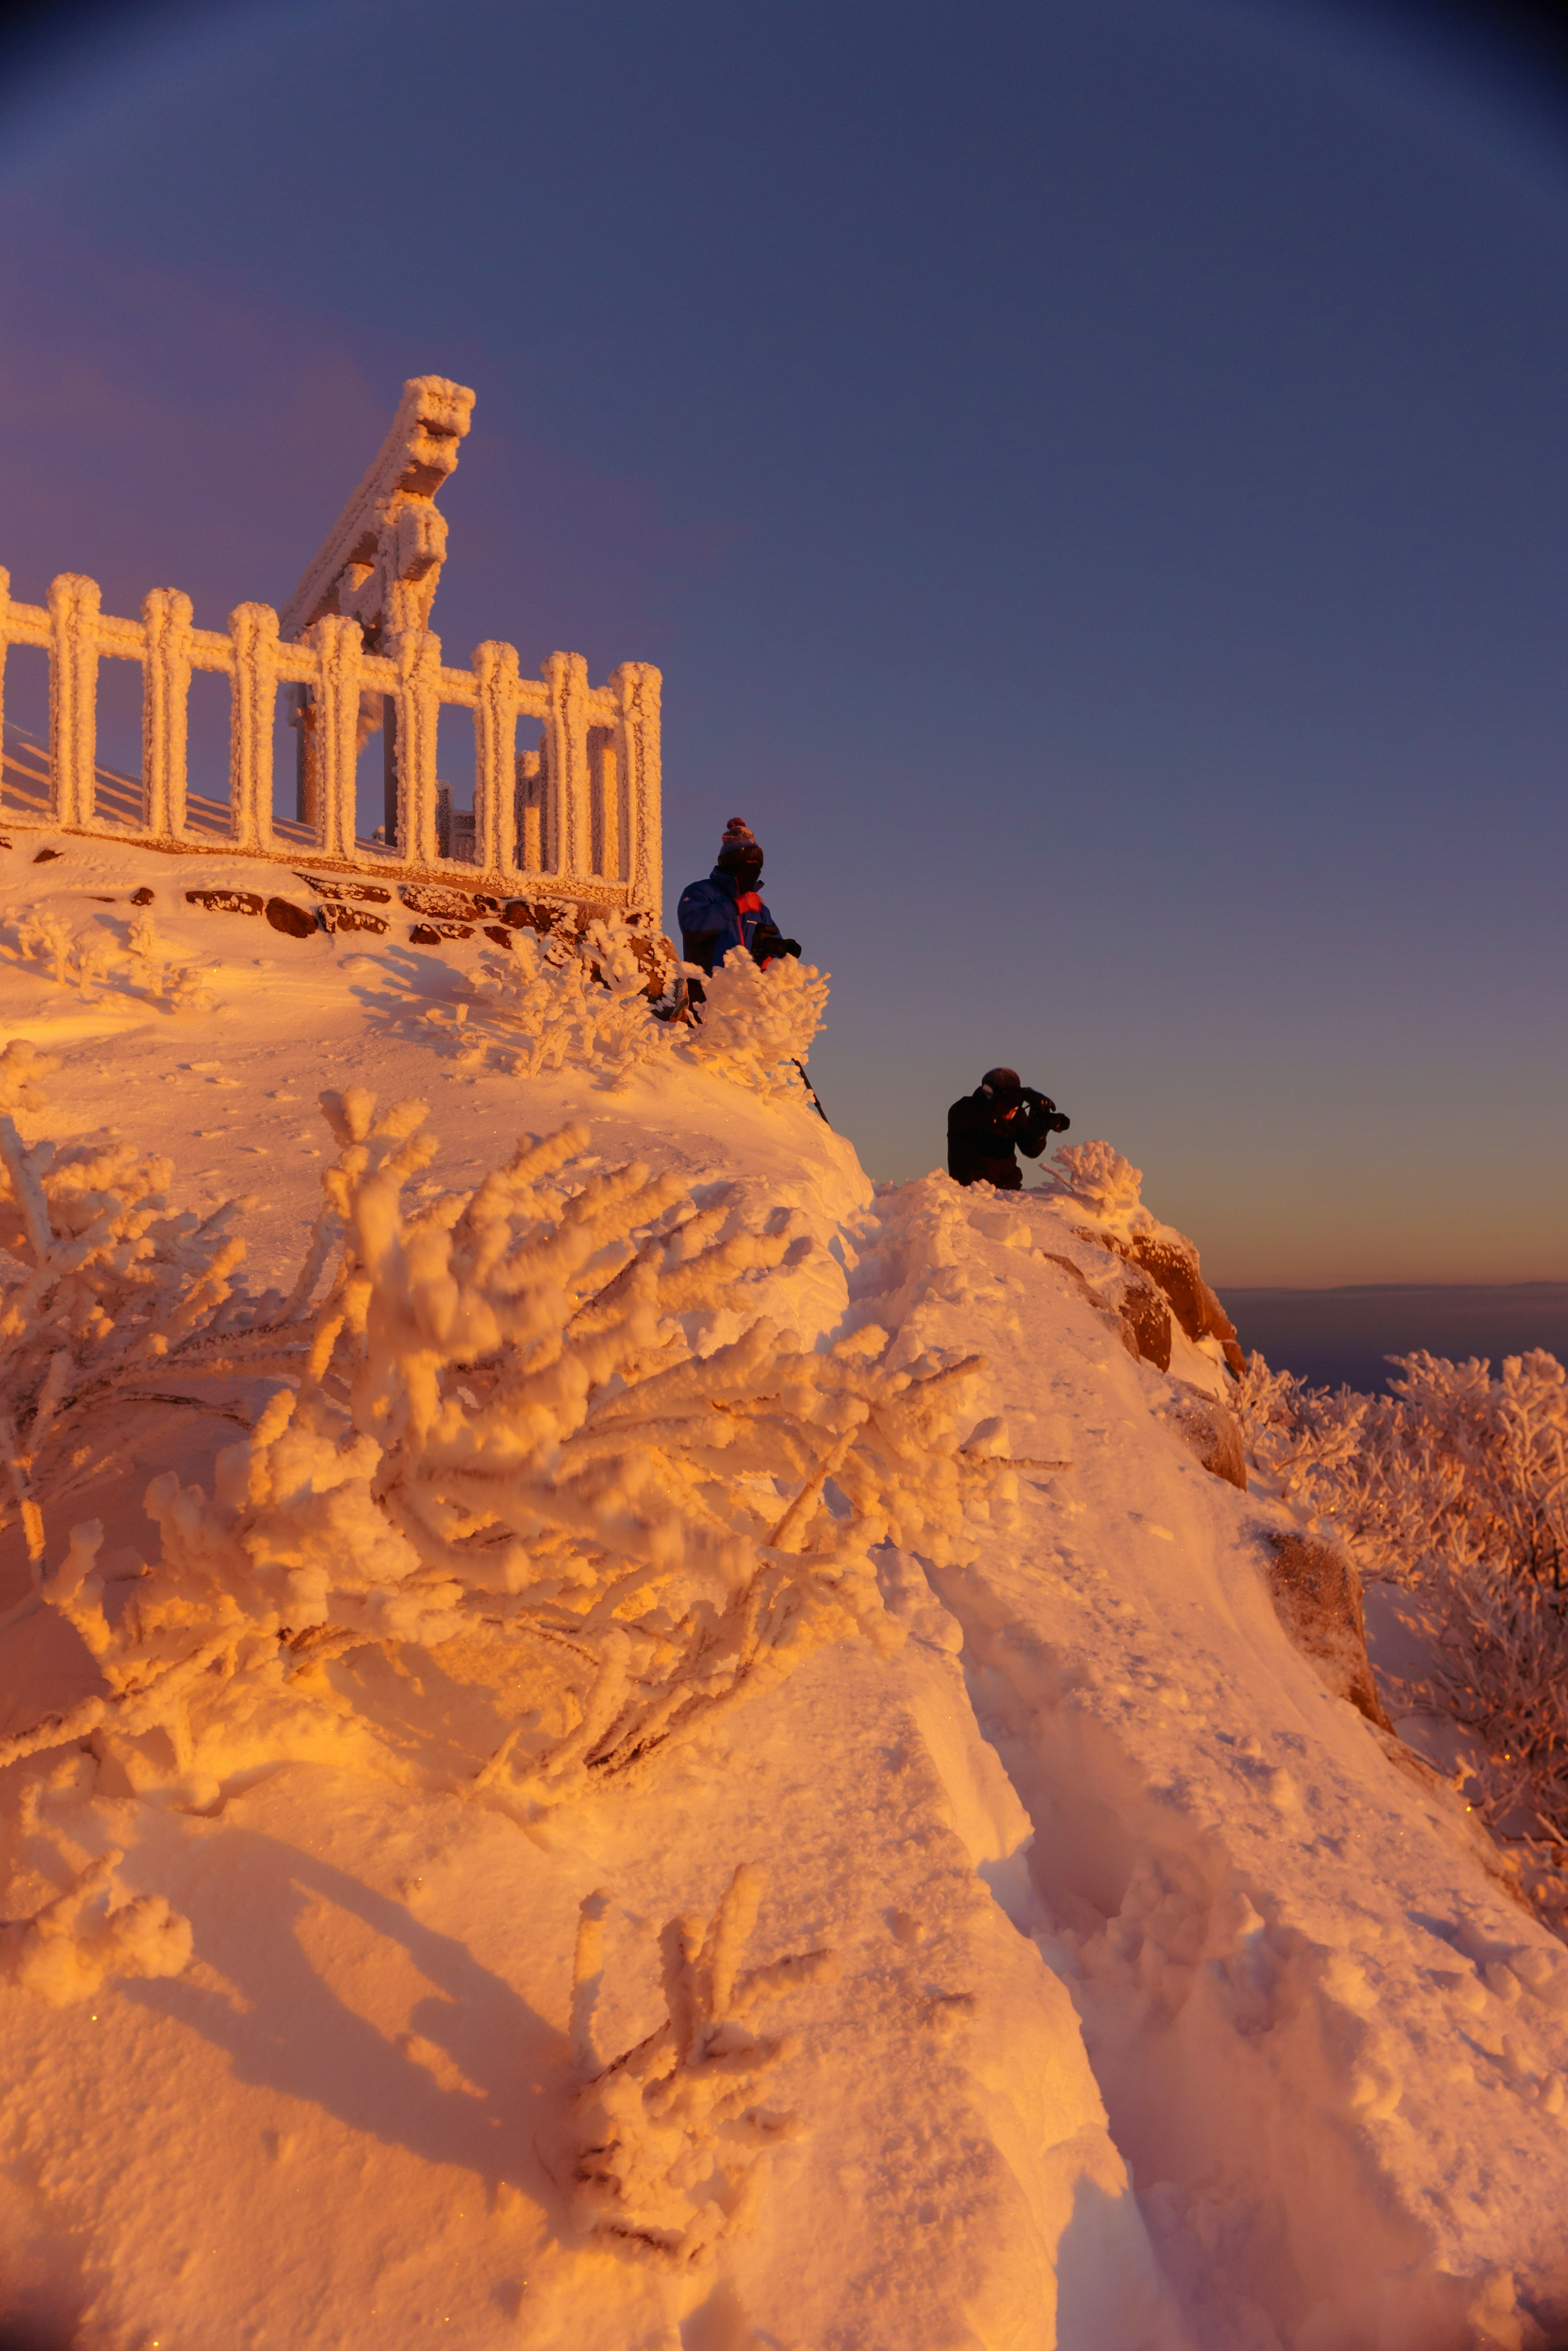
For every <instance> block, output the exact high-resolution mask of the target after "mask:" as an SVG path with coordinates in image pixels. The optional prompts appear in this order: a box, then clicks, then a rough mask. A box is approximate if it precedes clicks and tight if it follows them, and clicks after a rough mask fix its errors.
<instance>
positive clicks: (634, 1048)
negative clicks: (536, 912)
mask: <svg viewBox="0 0 1568 2351" xmlns="http://www.w3.org/2000/svg"><path fill="white" fill-rule="evenodd" d="M639 948H640V949H641V950H642V955H641V956H639ZM647 952H648V939H647V935H646V934H645V933H642V932H639V931H634V930H633V929H632V928H631V926H630V925H628V924H627V923H625V922H623V921H622V920H621V919H620V918H619V917H618V916H612V917H607V918H606V919H605V920H603V921H598V922H594V923H590V924H589V925H588V927H587V930H586V931H585V933H584V934H583V935H582V937H581V939H580V940H577V939H576V938H574V936H573V935H572V933H571V932H570V930H569V929H566V928H565V927H562V928H558V929H556V930H555V931H552V932H550V933H549V934H548V935H545V936H541V935H539V933H538V932H536V931H532V930H518V931H515V932H514V933H513V936H512V946H511V949H510V951H509V952H508V953H506V954H504V955H492V956H485V958H484V962H483V979H482V981H481V982H480V985H479V987H478V988H477V990H476V994H477V998H478V1004H479V1008H480V1010H481V1011H482V1013H483V1014H484V1015H486V1016H488V1017H489V1018H491V1019H493V1020H495V1021H497V1022H499V1023H500V1024H501V1025H502V1026H503V1027H504V1028H505V1029H514V1030H520V1031H521V1032H522V1034H523V1037H524V1043H523V1044H522V1045H521V1046H520V1047H519V1049H518V1050H517V1054H516V1058H515V1062H514V1067H515V1068H516V1070H517V1071H518V1072H519V1073H520V1074H521V1075H523V1076H525V1077H537V1076H538V1075H539V1074H540V1073H541V1071H545V1070H558V1069H560V1068H562V1067H563V1066H564V1065H565V1064H566V1062H567V1061H599V1062H602V1063H604V1064H607V1066H609V1067H610V1068H612V1069H615V1070H618V1071H629V1070H631V1069H634V1068H635V1067H636V1066H637V1065H638V1064H639V1062H642V1061H648V1060H649V1058H650V1057H651V1056H652V1055H653V1054H655V1053H657V1052H659V1050H662V1049H663V1048H664V1046H665V1044H666V1042H667V1040H666V1037H665V1033H664V1031H663V1029H661V1028H660V1026H659V1023H658V1021H656V1020H655V1019H653V1017H652V1011H651V1008H650V1006H649V998H648V982H649V975H648V971H647V969H646V968H645V964H644V958H645V957H646V956H647Z"/></svg>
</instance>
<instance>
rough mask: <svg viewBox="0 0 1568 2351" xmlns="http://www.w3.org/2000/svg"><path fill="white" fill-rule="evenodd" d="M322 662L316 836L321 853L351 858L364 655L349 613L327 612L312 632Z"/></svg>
mask: <svg viewBox="0 0 1568 2351" xmlns="http://www.w3.org/2000/svg"><path fill="white" fill-rule="evenodd" d="M310 643H311V644H312V645H313V646H314V647H315V649H316V652H317V655H318V656H319V658H320V662H321V685H320V689H319V692H318V695H317V705H316V750H317V758H318V759H319V761H320V777H321V811H320V831H319V832H318V834H317V839H318V840H319V841H320V844H321V850H322V854H323V855H324V856H327V857H341V858H345V859H347V860H348V862H352V861H353V856H354V839H355V832H356V825H355V817H356V814H357V810H356V808H355V786H356V782H357V780H358V765H359V666H360V663H359V657H360V654H361V653H362V651H363V649H364V643H365V637H364V632H363V630H362V629H361V628H360V626H359V623H358V621H355V620H351V619H350V618H349V617H348V614H347V613H345V612H328V613H327V614H325V615H324V616H323V618H322V619H321V620H319V621H317V623H316V626H315V627H314V628H313V629H312V630H311V632H310Z"/></svg>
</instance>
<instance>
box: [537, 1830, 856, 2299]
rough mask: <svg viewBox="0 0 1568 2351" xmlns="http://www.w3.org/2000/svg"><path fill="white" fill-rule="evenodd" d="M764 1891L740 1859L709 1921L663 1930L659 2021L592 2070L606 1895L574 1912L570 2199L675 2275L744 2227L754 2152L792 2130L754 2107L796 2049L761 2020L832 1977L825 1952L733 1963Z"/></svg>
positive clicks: (756, 2175)
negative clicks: (768, 2032)
mask: <svg viewBox="0 0 1568 2351" xmlns="http://www.w3.org/2000/svg"><path fill="white" fill-rule="evenodd" d="M764 1882H765V1881H764V1878H763V1872H762V1871H761V1870H760V1869H758V1868H756V1867H754V1866H753V1865H750V1864H747V1863H742V1865H741V1866H740V1868H738V1869H737V1870H736V1872H735V1874H734V1876H733V1877H732V1879H731V1881H730V1884H729V1886H728V1888H727V1889H726V1891H725V1894H724V1896H723V1899H722V1901H721V1903H720V1904H719V1907H718V1908H717V1909H716V1910H715V1911H714V1913H713V1916H712V1917H711V1919H708V1920H704V1919H702V1918H700V1917H684V1918H672V1919H671V1920H670V1924H669V1925H668V1926H667V1927H666V1928H665V1929H664V1934H663V1938H662V1952H663V1961H664V1993H665V2000H666V2002H667V2004H668V2008H669V2014H668V2015H667V2017H666V2019H665V2022H663V2023H662V2024H661V2025H660V2026H659V2029H658V2031H657V2032H652V2033H650V2034H649V2037H648V2039H647V2040H646V2041H643V2042H639V2044H638V2046H637V2047H636V2048H635V2049H628V2050H627V2051H626V2052H625V2053H624V2054H623V2055H621V2056H619V2057H617V2058H615V2059H614V2060H613V2061H612V2062H611V2063H610V2064H607V2065H606V2066H605V2067H604V2068H603V2069H602V2071H601V2070H598V2069H597V2062H596V2059H595V2054H594V2049H593V2042H592V2018H593V2004H594V1999H595V1996H596V1994H597V1988H598V1983H599V1980H600V1974H601V1970H602V1966H603V1933H604V1929H603V1923H602V1922H603V1918H604V1913H605V1907H606V1899H607V1897H606V1896H604V1895H602V1894H591V1895H589V1896H587V1900H586V1901H585V1902H584V1903H583V1906H582V1911H581V1916H580V1919H579V1924H578V1928H577V1947H576V1963H575V1966H574V1970H573V1987H572V1989H573V2043H574V2048H573V2054H574V2058H575V2060H576V2068H577V2073H578V2077H579V2080H580V2082H581V2084H582V2086H581V2088H580V2089H579V2091H578V2094H577V2095H578V2109H579V2112H580V2114H581V2116H582V2117H583V2124H584V2128H585V2130H586V2133H587V2144H585V2145H584V2146H582V2147H580V2148H579V2150H578V2152H577V2156H576V2199H577V2202H578V2204H579V2206H580V2207H581V2209H582V2210H583V2211H584V2212H585V2214H586V2216H587V2220H588V2224H589V2227H590V2228H591V2229H593V2230H595V2231H598V2232H600V2233H602V2234H604V2235H607V2236H613V2237H618V2238H620V2239H622V2240H623V2241H626V2242H628V2243H629V2244H632V2245H634V2246H636V2247H637V2248H639V2250H640V2251H642V2252H649V2253H651V2254H653V2255H655V2256H656V2257H657V2258H659V2259H660V2260H663V2261H667V2262H670V2263H672V2264H674V2265H676V2266H680V2267H684V2266H686V2265H688V2264H690V2263H693V2262H701V2261H702V2260H704V2259H705V2258H707V2257H708V2256H709V2255H710V2254H711V2252H712V2249H713V2246H714V2244H715V2243H716V2241H718V2240H719V2239H720V2238H721V2237H723V2236H727V2235H730V2234H732V2233H733V2232H734V2231H737V2230H740V2229H742V2228H744V2227H745V2225H746V2224H747V2222H748V2220H750V2219H751V2217H752V2216H753V2213H754V2211H755V2209H756V2206H757V2202H758V2199H759V2197H760V2194H761V2188H762V2174H761V2172H760V2170H759V2169H758V2158H759V2156H760V2155H761V2154H762V2153H763V2151H764V2150H765V2149H767V2148H768V2147H774V2146H777V2145H778V2144H780V2142H781V2141H783V2140H784V2139H786V2138H789V2137H793V2136H794V2133H795V2131H796V2130H797V2128H798V2123H797V2119H796V2117H795V2116H794V2115H793V2114H788V2113H781V2112H778V2111H775V2110H773V2109H770V2108H768V2107H766V2106H764V2105H762V2104H761V2103H760V2098H759V2094H760V2092H761V2091H762V2089H763V2085H764V2083H765V2080H766V2077H767V2075H768V2074H769V2073H770V2072H771V2071H772V2070H773V2068H774V2066H776V2065H777V2064H780V2063H781V2061H783V2060H784V2059H785V2058H787V2057H788V2056H790V2055H791V2054H792V2053H793V2048H794V2043H792V2042H791V2041H789V2040H788V2039H787V2038H779V2039H771V2040H770V2039H766V2038H763V2037H760V2036H759V2035H758V2034H757V2033H756V2032H755V2031H754V2030H753V2019H754V2017H755V2015H756V2012H757V2011H758V2010H759V2009H760V2008H762V2007H763V2005H764V2004H765V2003H766V2002H768V2001H774V2000H776V1999H778V1998H779V1997H780V1996H781V1995H782V1994H783V1993H785V1992H788V1991H794V1990H797V1989H801V1988H804V1987H805V1986H806V1985H809V1984H813V1983H820V1982H823V1981H825V1980H832V1978H833V1977H834V1976H835V1975H836V1973H837V1964H836V1959H835V1957H834V1954H833V1953H832V1952H831V1951H827V1950H817V1951H805V1952H799V1953H794V1954H792V1955H791V1956H790V1957H788V1958H785V1959H774V1960H773V1961H772V1962H771V1963H770V1964H769V1965H767V1966H765V1967H760V1968H752V1969H742V1966H741V1964H740V1962H741V1957H742V1952H743V1950H744V1949H745V1946H746V1943H747V1941H748V1939H749V1938H750V1936H751V1933H752V1930H753V1927H754V1926H755V1924H756V1917H757V1910H758V1907H759V1905H760V1903H761V1900H762V1896H763V1886H764Z"/></svg>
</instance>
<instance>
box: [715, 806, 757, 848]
mask: <svg viewBox="0 0 1568 2351" xmlns="http://www.w3.org/2000/svg"><path fill="white" fill-rule="evenodd" d="M742 849H754V850H755V851H756V852H757V854H758V855H759V856H761V854H762V846H761V843H760V842H759V841H758V840H757V836H756V834H755V833H754V832H753V831H752V828H751V826H750V825H749V824H748V823H747V822H746V820H745V818H744V817H743V816H732V818H731V819H730V821H729V823H728V824H727V825H726V826H725V827H724V838H723V839H722V841H721V842H720V843H719V854H720V856H721V857H722V856H724V855H725V853H726V852H731V853H732V852H735V851H737V850H742Z"/></svg>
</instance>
